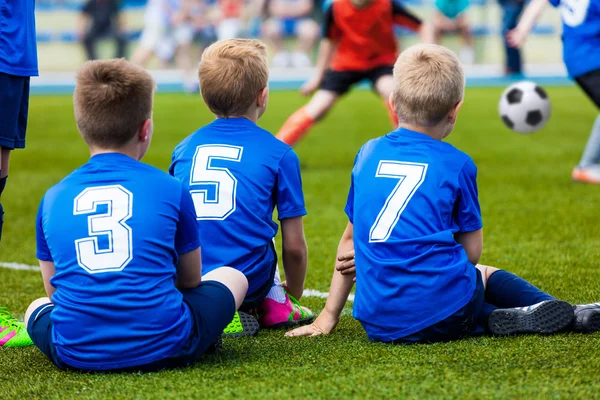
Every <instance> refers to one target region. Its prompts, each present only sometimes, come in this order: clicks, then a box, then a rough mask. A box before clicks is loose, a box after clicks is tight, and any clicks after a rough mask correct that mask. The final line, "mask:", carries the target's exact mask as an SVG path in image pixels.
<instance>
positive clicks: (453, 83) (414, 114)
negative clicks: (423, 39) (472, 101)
mask: <svg viewBox="0 0 600 400" xmlns="http://www.w3.org/2000/svg"><path fill="white" fill-rule="evenodd" d="M464 91H465V73H464V71H463V68H462V65H461V63H460V61H459V60H458V58H457V57H456V55H455V54H454V53H453V52H452V51H450V50H448V49H447V48H445V47H442V46H438V45H434V44H420V45H416V46H412V47H409V48H408V49H406V50H404V51H403V52H402V54H400V56H399V57H398V60H397V61H396V64H395V65H394V91H393V93H392V99H391V101H393V106H394V108H395V110H396V113H397V114H398V119H399V121H400V122H404V123H407V124H411V125H417V126H422V127H434V126H438V125H439V124H443V125H444V136H446V135H448V134H449V133H450V132H451V131H452V128H453V127H454V122H455V121H456V116H457V115H458V110H459V108H460V106H461V104H462V100H463V96H464ZM446 125H447V126H446Z"/></svg>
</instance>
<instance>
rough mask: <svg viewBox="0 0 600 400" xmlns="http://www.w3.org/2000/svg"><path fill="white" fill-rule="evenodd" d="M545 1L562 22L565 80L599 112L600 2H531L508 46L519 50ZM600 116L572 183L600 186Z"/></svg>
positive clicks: (599, 0)
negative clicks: (568, 80) (567, 78)
mask: <svg viewBox="0 0 600 400" xmlns="http://www.w3.org/2000/svg"><path fill="white" fill-rule="evenodd" d="M548 1H549V2H550V3H551V4H552V5H553V6H554V7H557V8H558V9H559V10H560V15H561V19H562V22H563V36H562V38H563V58H564V62H565V65H566V66H567V71H568V72H569V76H570V77H571V78H573V79H575V81H576V82H577V84H578V85H579V86H580V87H581V89H583V91H584V92H585V93H586V94H587V95H588V97H589V98H590V99H591V100H592V101H593V102H594V104H595V105H596V107H598V108H600V0H581V1H570V0H533V1H532V2H531V3H530V4H529V5H528V6H527V8H526V9H525V12H524V13H523V17H522V18H521V20H520V21H519V25H517V27H516V28H515V29H514V30H512V31H510V32H509V33H508V42H509V43H510V45H511V46H514V47H520V46H522V45H523V44H524V43H525V40H526V39H527V35H528V34H529V32H530V31H531V29H532V28H533V26H534V24H535V22H536V21H537V19H538V18H539V16H540V15H541V14H542V12H543V10H544V8H545V7H546V4H547V3H548ZM599 163H600V115H598V117H596V121H595V123H594V126H593V128H592V133H591V134H590V138H589V140H588V143H587V146H586V148H585V151H584V153H583V156H582V157H581V160H580V161H579V164H578V165H577V167H576V168H575V169H574V170H573V173H572V177H573V180H575V181H578V182H586V183H595V184H600V165H599Z"/></svg>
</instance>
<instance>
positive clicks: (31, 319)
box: [25, 59, 248, 371]
mask: <svg viewBox="0 0 600 400" xmlns="http://www.w3.org/2000/svg"><path fill="white" fill-rule="evenodd" d="M154 87H155V83H154V81H153V79H152V77H151V76H150V75H149V74H148V73H147V72H145V71H144V70H143V69H142V68H140V67H137V66H134V65H133V64H130V63H128V62H127V61H125V60H122V59H121V60H108V61H94V62H88V63H86V64H84V65H83V67H82V68H81V70H80V71H79V73H78V75H77V86H76V88H75V93H74V96H73V97H74V105H75V119H76V121H77V127H78V128H79V131H80V133H81V136H82V137H83V140H84V141H85V142H86V143H87V145H88V146H89V148H90V153H91V158H90V160H89V161H88V162H87V163H86V164H85V165H83V166H82V167H80V168H78V169H77V170H75V171H74V172H73V173H71V174H70V175H69V176H67V177H66V178H65V179H63V180H62V181H61V182H60V183H58V184H57V185H56V186H54V187H52V188H50V190H48V192H47V193H46V195H45V196H44V198H43V200H42V202H41V204H40V208H39V213H38V220H37V257H38V259H39V260H40V268H41V271H42V277H43V280H44V287H45V289H46V293H47V294H48V297H45V298H41V299H38V300H36V301H34V302H33V303H32V304H31V305H30V306H29V308H28V310H27V313H26V315H25V323H26V324H27V331H28V333H29V335H30V337H31V339H32V340H33V342H34V344H35V345H36V346H37V347H39V349H40V350H41V351H42V352H43V353H44V354H46V355H47V356H48V358H50V360H52V362H54V364H56V366H58V367H59V368H61V369H64V368H73V369H79V370H102V371H114V370H143V371H154V370H158V369H163V368H172V367H182V366H186V365H188V364H190V363H192V362H194V361H196V360H198V359H199V357H200V356H201V355H202V354H203V353H204V352H205V351H206V350H207V349H209V348H210V347H211V345H213V344H218V343H219V342H218V341H219V339H220V335H221V332H222V330H223V328H224V327H225V326H226V325H227V324H228V323H229V321H231V318H232V317H233V315H234V313H235V311H236V309H237V307H239V305H240V304H241V302H242V300H243V298H244V296H245V294H246V290H247V287H248V283H247V281H246V278H245V277H244V276H243V275H242V274H241V273H239V272H238V271H236V270H234V269H232V268H215V269H213V270H212V271H211V272H210V273H208V274H206V275H205V276H204V277H202V278H201V264H200V248H199V243H200V242H199V240H198V229H197V226H196V218H195V215H194V207H193V204H192V199H191V198H190V195H189V193H188V191H187V188H186V187H185V185H183V184H181V182H179V181H177V180H176V179H174V178H172V177H170V176H169V175H167V174H165V173H163V172H161V171H159V170H158V169H156V168H154V167H150V166H148V165H146V164H143V163H141V162H139V160H140V159H141V158H142V157H143V156H144V154H145V153H146V151H147V150H148V147H149V145H150V140H151V139H152V131H153V128H152V104H153V92H154Z"/></svg>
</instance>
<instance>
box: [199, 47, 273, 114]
mask: <svg viewBox="0 0 600 400" xmlns="http://www.w3.org/2000/svg"><path fill="white" fill-rule="evenodd" d="M198 75H199V78H200V91H201V93H202V98H203V99H204V102H205V103H206V105H207V106H208V108H210V110H211V111H212V112H213V113H214V114H216V115H217V116H218V117H223V118H229V117H240V116H245V115H246V114H247V113H249V112H250V113H253V112H254V110H256V111H257V118H258V117H260V116H261V115H262V114H263V113H264V111H265V109H266V106H267V97H268V90H267V84H268V80H269V68H268V66H267V48H266V47H265V45H264V44H263V43H262V42H261V41H259V40H251V39H230V40H221V41H218V42H216V43H214V44H212V45H211V46H209V47H208V48H207V49H206V50H204V53H202V59H201V60H200V66H199V72H198Z"/></svg>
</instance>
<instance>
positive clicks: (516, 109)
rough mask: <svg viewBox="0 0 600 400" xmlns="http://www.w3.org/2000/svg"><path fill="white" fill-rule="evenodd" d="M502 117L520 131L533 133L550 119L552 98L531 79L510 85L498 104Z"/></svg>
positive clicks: (506, 122)
mask: <svg viewBox="0 0 600 400" xmlns="http://www.w3.org/2000/svg"><path fill="white" fill-rule="evenodd" d="M498 110H499V112H500V118H502V121H503V122H504V124H505V125H506V126H508V127H509V128H510V129H512V130H513V131H515V132H518V133H533V132H535V131H537V130H538V129H541V128H542V127H543V126H544V125H546V122H548V119H550V100H549V99H548V94H547V93H546V91H545V90H544V89H542V88H541V87H539V86H538V85H536V84H535V83H534V82H531V81H521V82H517V83H515V84H514V85H511V86H509V87H508V88H507V89H506V90H505V91H504V93H502V97H501V98H500V105H499V106H498Z"/></svg>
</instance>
